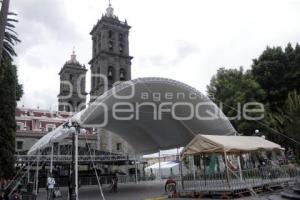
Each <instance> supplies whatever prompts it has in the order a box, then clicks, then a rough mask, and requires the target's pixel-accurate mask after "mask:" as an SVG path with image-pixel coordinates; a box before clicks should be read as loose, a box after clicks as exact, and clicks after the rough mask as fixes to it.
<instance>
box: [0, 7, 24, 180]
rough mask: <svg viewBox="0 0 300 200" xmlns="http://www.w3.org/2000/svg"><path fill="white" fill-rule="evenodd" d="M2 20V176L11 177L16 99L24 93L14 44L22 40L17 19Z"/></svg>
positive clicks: (0, 81)
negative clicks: (3, 25) (17, 30)
mask: <svg viewBox="0 0 300 200" xmlns="http://www.w3.org/2000/svg"><path fill="white" fill-rule="evenodd" d="M2 11H3V10H1V12H2ZM9 14H10V15H12V13H9ZM1 16H4V15H1ZM0 20H1V22H3V21H4V22H6V23H4V24H5V25H6V27H5V32H4V40H3V47H2V46H0V48H2V49H1V50H2V51H0V52H2V54H0V56H1V59H0V60H1V61H0V86H1V87H0V178H10V177H11V176H12V175H13V173H14V164H15V157H14V154H15V132H16V121H15V109H16V101H17V100H19V99H20V98H21V96H22V94H23V88H22V85H20V84H19V83H18V76H17V67H16V66H15V65H13V64H12V60H13V56H16V52H15V50H14V45H15V44H16V43H17V42H19V41H20V40H19V39H18V38H17V34H16V32H15V31H14V30H13V28H15V27H14V25H13V24H12V22H16V20H14V19H11V18H8V19H7V20H3V19H0Z"/></svg>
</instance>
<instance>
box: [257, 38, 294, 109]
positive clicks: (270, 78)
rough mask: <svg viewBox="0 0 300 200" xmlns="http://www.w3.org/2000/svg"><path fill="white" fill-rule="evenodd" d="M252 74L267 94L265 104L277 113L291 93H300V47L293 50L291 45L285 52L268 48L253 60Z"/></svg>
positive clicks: (278, 48)
mask: <svg viewBox="0 0 300 200" xmlns="http://www.w3.org/2000/svg"><path fill="white" fill-rule="evenodd" d="M251 72H252V74H253V77H254V78H255V80H256V81H257V82H258V83H259V84H260V86H261V87H262V88H263V89H264V90H265V92H266V99H265V103H268V104H269V105H270V109H271V111H277V110H278V108H279V109H280V108H282V107H283V106H284V104H285V101H286V98H287V96H288V93H289V92H291V91H294V90H296V91H297V92H300V46H299V45H298V44H297V45H296V47H295V48H293V47H292V45H291V44H290V43H289V44H288V45H287V47H286V48H285V50H284V51H283V50H282V48H281V47H273V48H270V47H267V49H266V50H265V51H264V52H263V53H262V54H261V55H260V56H259V57H258V59H254V60H253V65H252V71H251Z"/></svg>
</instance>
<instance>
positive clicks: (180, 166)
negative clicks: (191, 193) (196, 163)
mask: <svg viewBox="0 0 300 200" xmlns="http://www.w3.org/2000/svg"><path fill="white" fill-rule="evenodd" d="M182 159H183V158H181V159H179V169H180V180H181V189H182V190H183V189H184V182H183V172H182V171H183V170H182V167H183V166H182Z"/></svg>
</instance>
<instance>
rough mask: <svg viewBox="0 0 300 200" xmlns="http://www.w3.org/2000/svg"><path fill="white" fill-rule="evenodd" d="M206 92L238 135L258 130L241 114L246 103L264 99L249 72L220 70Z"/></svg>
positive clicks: (262, 92) (256, 126) (241, 69)
mask: <svg viewBox="0 0 300 200" xmlns="http://www.w3.org/2000/svg"><path fill="white" fill-rule="evenodd" d="M207 92H208V94H209V95H210V96H211V97H212V100H213V101H214V102H215V103H216V104H217V105H218V106H220V107H221V108H222V110H223V112H224V114H225V115H226V116H227V117H229V119H231V122H232V124H233V125H234V127H235V128H236V130H237V131H238V132H239V133H243V134H246V135H252V134H253V133H254V130H255V129H256V128H258V126H259V125H257V124H254V123H253V122H251V121H248V120H247V119H245V118H244V116H243V112H242V111H243V106H244V105H245V104H246V103H248V102H261V101H262V100H264V98H265V93H264V91H263V90H262V89H261V87H260V86H259V84H258V83H257V82H256V81H255V80H254V79H253V77H252V75H251V74H250V73H249V72H246V73H245V72H244V71H243V68H240V69H239V70H238V69H225V68H220V69H219V70H218V72H217V74H216V75H215V76H213V77H212V79H211V81H210V85H209V86H207ZM257 114H258V113H257ZM261 114H263V113H260V115H261ZM254 115H255V114H254V113H252V114H251V117H255V116H254Z"/></svg>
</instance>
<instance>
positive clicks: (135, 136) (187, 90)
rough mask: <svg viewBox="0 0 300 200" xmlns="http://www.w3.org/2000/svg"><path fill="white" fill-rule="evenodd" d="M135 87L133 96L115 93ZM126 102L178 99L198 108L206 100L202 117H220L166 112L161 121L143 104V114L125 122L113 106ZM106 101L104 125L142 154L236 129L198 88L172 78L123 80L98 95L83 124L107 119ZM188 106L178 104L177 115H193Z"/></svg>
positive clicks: (174, 100) (174, 101) (167, 101)
mask: <svg viewBox="0 0 300 200" xmlns="http://www.w3.org/2000/svg"><path fill="white" fill-rule="evenodd" d="M132 86H133V87H132ZM132 88H134V95H133V97H132V98H129V99H126V100H120V99H118V98H116V97H115V96H114V94H118V95H129V94H131V91H132ZM145 94H148V95H149V98H148V99H147V98H144V97H145V96H146V95H145ZM158 94H159V95H160V97H161V98H160V99H159V100H158V99H157V98H155V96H158ZM168 94H173V98H168ZM179 94H181V95H179ZM182 94H184V96H185V98H182V96H183V95H182ZM191 94H192V95H191ZM169 96H171V95H169ZM191 96H192V97H191ZM125 101H126V102H127V103H129V104H132V105H137V104H139V105H141V104H143V103H144V104H147V103H155V105H157V107H159V106H160V105H161V104H163V103H169V104H171V105H174V104H176V103H178V102H179V103H182V102H183V103H188V104H189V105H192V106H193V108H196V107H197V104H198V103H203V105H202V106H200V107H199V109H198V111H199V114H200V115H201V116H202V117H211V114H210V113H213V112H216V111H217V112H218V114H219V115H220V116H218V117H216V118H213V119H209V120H199V118H197V117H196V115H194V117H193V118H191V119H189V120H177V119H174V117H173V116H172V115H171V114H170V112H163V114H162V119H161V120H154V119H153V115H154V113H153V107H152V106H141V107H139V109H136V110H138V112H137V113H138V114H136V115H138V116H139V119H132V120H125V121H120V120H116V119H114V117H113V116H112V112H111V109H112V107H113V105H114V104H116V103H119V102H125ZM103 104H104V105H106V106H107V108H108V112H107V113H108V115H107V119H108V120H107V124H106V126H105V127H104V128H105V129H106V130H108V131H111V132H113V133H115V134H117V135H119V136H121V137H122V138H123V139H124V140H126V141H127V142H128V143H129V144H131V145H132V147H133V148H134V149H135V150H136V151H137V152H138V153H152V152H157V151H159V150H165V149H171V148H177V147H181V146H185V145H186V144H188V143H189V142H190V141H191V140H192V139H193V138H194V137H195V135H196V134H198V133H206V134H219V135H225V134H227V135H230V134H234V133H235V132H236V131H235V129H234V128H233V126H232V125H231V123H230V122H229V120H228V119H227V118H226V117H225V116H224V114H223V113H222V112H221V111H220V110H219V108H218V107H217V106H216V105H215V104H214V103H212V101H211V100H210V99H209V98H207V97H206V96H204V95H203V94H201V93H200V92H199V91H197V90H196V89H194V88H192V87H190V86H188V85H186V84H183V83H181V82H178V81H174V80H171V79H165V78H139V79H135V80H131V81H127V82H122V83H121V84H119V85H117V86H116V87H115V88H114V89H111V90H109V91H107V92H106V93H105V94H104V95H102V96H101V97H99V98H97V99H96V101H95V102H94V103H93V104H91V105H90V106H89V107H88V108H87V109H86V111H85V112H83V114H82V115H81V116H80V119H81V124H82V125H83V126H89V125H90V126H94V125H95V124H99V123H101V122H103V121H104V117H105V109H103V106H102V105H103ZM99 105H100V106H99ZM171 105H168V106H164V108H171ZM188 108H189V107H187V106H178V107H176V109H175V110H176V111H175V113H176V116H180V117H184V116H188V115H189V114H190V109H188ZM136 115H135V116H136ZM124 116H128V114H124Z"/></svg>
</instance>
